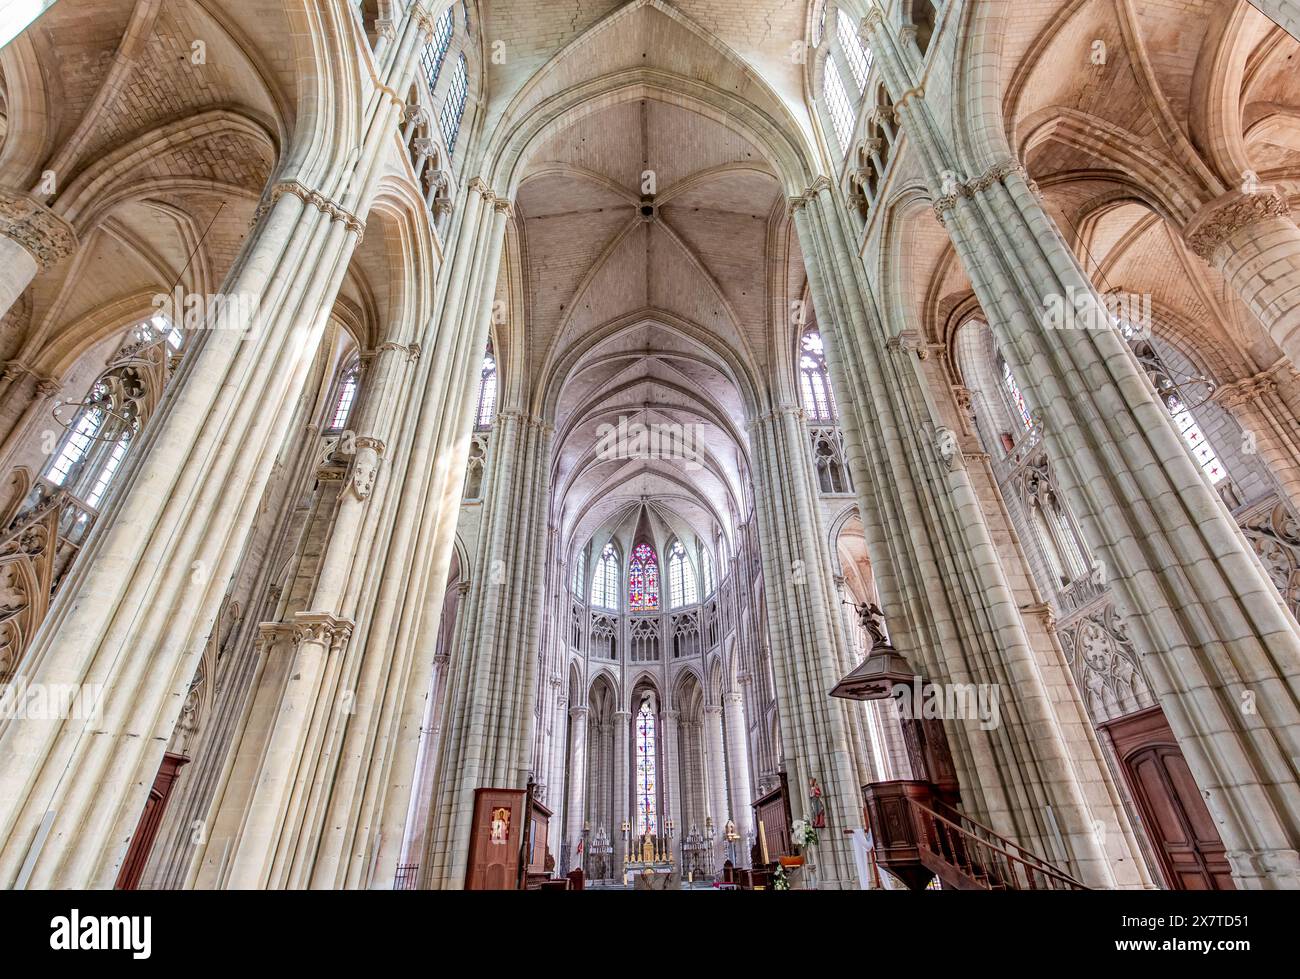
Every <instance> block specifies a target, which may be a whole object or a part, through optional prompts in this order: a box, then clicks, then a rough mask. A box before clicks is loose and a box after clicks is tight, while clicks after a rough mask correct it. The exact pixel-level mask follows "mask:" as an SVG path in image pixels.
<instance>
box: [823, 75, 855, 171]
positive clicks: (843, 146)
mask: <svg viewBox="0 0 1300 979" xmlns="http://www.w3.org/2000/svg"><path fill="white" fill-rule="evenodd" d="M822 91H823V92H824V93H825V95H826V107H827V108H828V109H830V113H831V126H832V127H833V128H834V129H835V140H836V142H837V143H839V149H840V155H841V156H843V155H844V154H845V153H847V152H848V151H849V142H850V141H851V140H852V138H853V106H852V104H851V103H850V102H849V93H848V92H847V91H845V89H844V82H843V81H841V80H840V70H839V69H838V68H836V67H835V61H834V59H832V58H827V59H826V64H825V65H824V66H823V67H822Z"/></svg>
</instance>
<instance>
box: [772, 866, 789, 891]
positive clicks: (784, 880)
mask: <svg viewBox="0 0 1300 979" xmlns="http://www.w3.org/2000/svg"><path fill="white" fill-rule="evenodd" d="M789 889H790V878H789V877H787V876H786V873H785V868H784V867H782V866H781V865H780V864H777V868H776V870H774V871H773V872H772V890H774V891H788V890H789Z"/></svg>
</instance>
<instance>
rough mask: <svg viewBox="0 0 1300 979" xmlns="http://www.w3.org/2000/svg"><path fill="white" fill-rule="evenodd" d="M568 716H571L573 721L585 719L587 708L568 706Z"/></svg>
mask: <svg viewBox="0 0 1300 979" xmlns="http://www.w3.org/2000/svg"><path fill="white" fill-rule="evenodd" d="M569 716H570V717H572V718H573V719H574V720H575V721H585V720H586V719H587V708H586V707H570V708H569Z"/></svg>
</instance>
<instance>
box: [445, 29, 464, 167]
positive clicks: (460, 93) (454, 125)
mask: <svg viewBox="0 0 1300 979" xmlns="http://www.w3.org/2000/svg"><path fill="white" fill-rule="evenodd" d="M468 96H469V69H468V67H467V66H466V64H465V56H464V55H463V54H462V55H461V56H460V58H459V59H458V60H457V62H456V74H454V75H452V76H451V87H450V88H448V89H447V95H446V97H445V98H444V100H443V103H442V113H441V114H440V115H439V116H438V125H439V126H441V127H442V138H443V141H444V142H446V144H447V155H448V156H450V155H451V154H453V153H455V152H456V140H457V139H458V138H459V137H460V123H461V120H462V119H463V118H464V116H465V100H466V98H468Z"/></svg>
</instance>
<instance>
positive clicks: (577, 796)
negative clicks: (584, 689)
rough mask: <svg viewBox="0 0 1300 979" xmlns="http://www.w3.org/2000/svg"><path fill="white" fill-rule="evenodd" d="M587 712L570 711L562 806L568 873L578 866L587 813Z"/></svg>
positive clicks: (572, 708) (577, 709)
mask: <svg viewBox="0 0 1300 979" xmlns="http://www.w3.org/2000/svg"><path fill="white" fill-rule="evenodd" d="M586 789H587V708H586V707H570V708H569V798H568V801H567V802H566V803H565V808H564V812H565V827H564V845H565V847H566V848H567V850H568V853H569V866H570V869H572V868H574V867H578V866H581V860H579V858H578V841H579V840H581V839H582V823H583V820H584V819H585V818H586V809H587V799H586V796H587V792H586Z"/></svg>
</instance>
